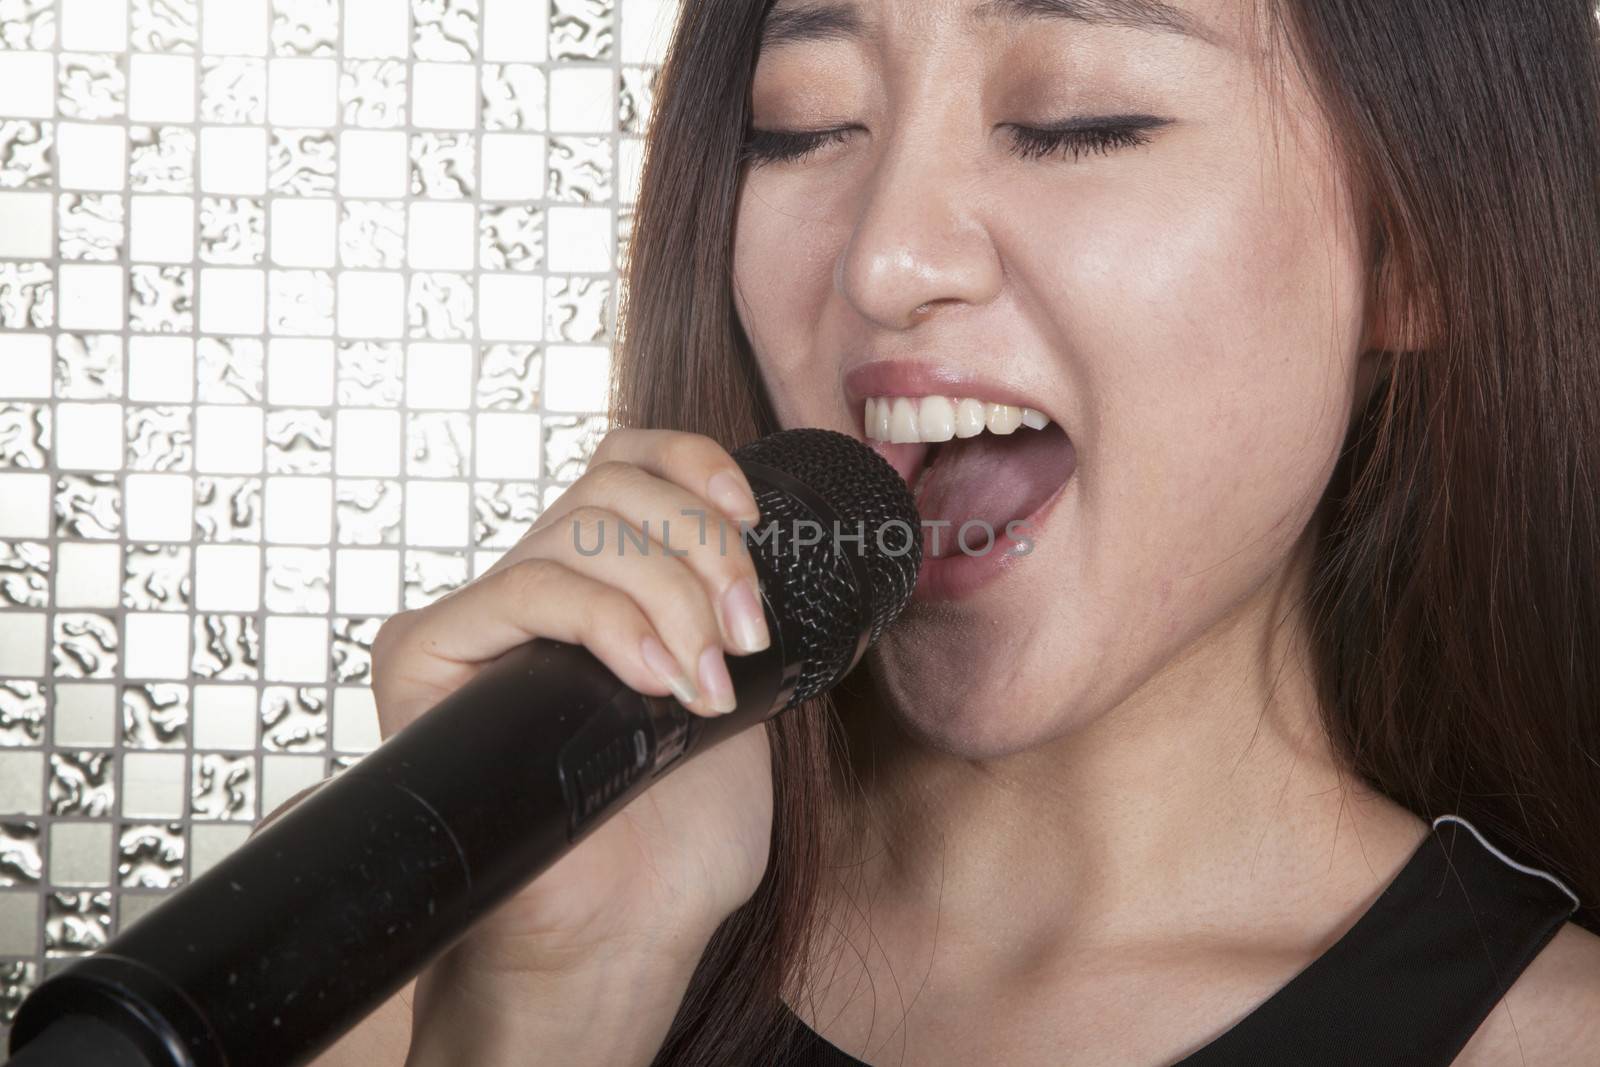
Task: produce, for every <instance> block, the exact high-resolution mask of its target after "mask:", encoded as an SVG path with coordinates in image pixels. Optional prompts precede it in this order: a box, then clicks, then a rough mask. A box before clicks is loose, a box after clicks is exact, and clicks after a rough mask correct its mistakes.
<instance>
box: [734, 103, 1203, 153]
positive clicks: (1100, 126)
mask: <svg viewBox="0 0 1600 1067" xmlns="http://www.w3.org/2000/svg"><path fill="white" fill-rule="evenodd" d="M1171 122H1172V120H1171V119H1164V118H1159V117H1157V116H1154V115H1109V116H1094V117H1087V118H1074V119H1066V120H1064V121H1062V122H1058V123H1052V124H1051V125H1049V126H1023V125H1020V124H1017V123H1004V124H1002V126H1001V128H1003V129H1006V130H1009V131H1010V133H1011V150H1012V152H1013V153H1015V154H1016V155H1017V156H1018V157H1020V158H1022V159H1027V160H1037V159H1046V158H1050V157H1054V156H1061V157H1070V158H1072V159H1074V160H1077V159H1081V158H1082V157H1084V156H1086V155H1106V154H1109V153H1111V152H1113V151H1116V150H1117V149H1121V148H1136V147H1138V146H1140V145H1145V144H1148V143H1149V142H1150V132H1151V131H1152V130H1155V129H1158V128H1160V127H1162V126H1166V125H1168V124H1169V123H1171ZM858 129H861V127H859V126H838V127H834V128H832V129H826V130H758V129H751V130H750V131H749V132H748V133H747V134H746V135H745V140H744V143H743V145H742V146H741V147H740V155H739V162H740V163H741V164H742V163H751V164H754V165H756V166H760V165H762V164H765V163H794V162H799V161H800V160H803V159H805V158H806V157H808V156H810V155H812V154H814V153H816V152H818V151H820V150H821V149H823V148H826V147H827V146H829V145H832V144H839V143H841V142H843V141H845V140H846V139H848V138H849V136H850V134H851V133H853V132H855V131H856V130H858Z"/></svg>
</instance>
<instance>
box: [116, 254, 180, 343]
mask: <svg viewBox="0 0 1600 1067" xmlns="http://www.w3.org/2000/svg"><path fill="white" fill-rule="evenodd" d="M128 328H129V329H130V330H134V331H136V332H139V333H189V332H191V331H193V330H194V271H193V270H192V269H190V268H189V267H179V266H153V265H152V266H141V265H137V264H136V265H134V266H132V267H130V268H129V269H128Z"/></svg>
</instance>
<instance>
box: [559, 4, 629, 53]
mask: <svg viewBox="0 0 1600 1067" xmlns="http://www.w3.org/2000/svg"><path fill="white" fill-rule="evenodd" d="M615 37H616V3H615V0H551V3H550V58H551V59H609V58H611V54H612V44H613V41H614V39H615Z"/></svg>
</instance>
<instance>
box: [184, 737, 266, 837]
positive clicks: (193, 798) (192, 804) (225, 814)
mask: <svg viewBox="0 0 1600 1067" xmlns="http://www.w3.org/2000/svg"><path fill="white" fill-rule="evenodd" d="M193 764H194V765H193V768H192V769H191V774H192V776H193V780H192V782H191V783H190V786H189V814H190V815H191V816H192V817H193V818H196V819H236V820H240V821H246V822H248V821H251V820H253V819H254V818H255V817H256V758H255V756H252V755H245V756H238V755H224V754H222V753H220V752H196V753H195V756H194V761H193Z"/></svg>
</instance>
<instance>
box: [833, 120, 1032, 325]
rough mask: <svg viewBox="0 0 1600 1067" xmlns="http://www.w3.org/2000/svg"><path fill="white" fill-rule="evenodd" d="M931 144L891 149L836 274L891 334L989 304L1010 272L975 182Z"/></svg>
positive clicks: (848, 295) (843, 288) (845, 291)
mask: <svg viewBox="0 0 1600 1067" xmlns="http://www.w3.org/2000/svg"><path fill="white" fill-rule="evenodd" d="M924 140H925V141H926V143H924V144H920V145H918V144H913V143H910V142H906V141H901V142H899V143H897V144H892V145H890V146H886V148H885V152H884V156H883V158H882V160H881V161H880V163H879V165H878V167H877V168H876V170H875V171H874V172H873V174H872V177H871V178H870V179H869V181H868V183H867V185H866V188H865V189H864V190H863V192H862V196H861V200H860V202H859V203H860V207H859V213H858V216H857V220H856V225H855V229H854V230H853V232H852V233H851V236H850V240H849V242H848V243H847V244H846V245H845V247H844V249H843V251H842V252H841V253H840V256H839V259H838V262H837V263H836V265H835V269H834V285H835V287H836V288H837V289H838V290H839V292H840V293H841V294H842V295H843V296H844V298H845V299H846V300H848V301H849V302H850V304H851V305H852V306H853V307H854V308H855V309H856V310H857V311H858V312H860V313H861V315H862V316H863V317H865V318H867V319H868V320H870V321H872V322H873V323H875V324H877V325H879V326H881V327H883V328H884V329H890V330H904V329H909V328H911V327H913V326H915V325H917V324H918V323H919V322H922V321H923V320H925V319H926V318H928V317H929V316H931V315H933V314H934V313H935V312H936V311H948V310H949V309H953V308H955V307H958V306H961V305H982V304H986V303H988V302H989V301H990V300H992V299H994V297H995V295H996V293H998V292H999V290H1000V285H1001V279H1002V277H1003V273H1004V272H1003V269H1002V267H1001V264H1000V259H999V255H998V253H997V251H996V249H995V247H994V243H993V240H992V238H991V234H990V233H989V230H988V228H987V227H986V226H985V225H984V224H983V221H982V219H981V217H980V216H979V214H978V212H977V210H976V208H977V205H976V203H975V201H974V198H973V196H972V190H973V185H974V183H973V182H972V181H971V179H970V175H968V174H967V173H965V172H963V171H962V169H961V167H960V166H959V164H957V163H955V162H953V161H952V158H951V155H950V153H948V152H944V151H942V150H940V149H939V147H938V145H937V143H936V142H935V141H933V140H931V139H924Z"/></svg>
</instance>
